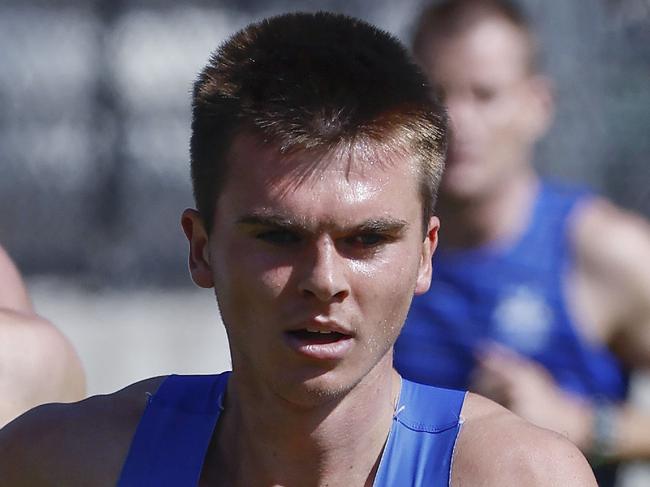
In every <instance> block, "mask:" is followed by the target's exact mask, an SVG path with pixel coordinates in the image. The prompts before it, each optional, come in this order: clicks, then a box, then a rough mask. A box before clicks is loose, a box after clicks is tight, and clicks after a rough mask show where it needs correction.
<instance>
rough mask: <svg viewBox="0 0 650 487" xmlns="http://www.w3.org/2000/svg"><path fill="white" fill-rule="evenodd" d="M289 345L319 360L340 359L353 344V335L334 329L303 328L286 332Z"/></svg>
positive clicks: (304, 354)
mask: <svg viewBox="0 0 650 487" xmlns="http://www.w3.org/2000/svg"><path fill="white" fill-rule="evenodd" d="M285 336H286V338H287V343H288V345H289V346H290V347H291V348H292V349H293V350H294V351H295V352H297V353H298V354H300V355H302V356H304V357H308V358H311V359H317V360H339V359H341V358H343V357H344V356H345V355H346V354H347V353H348V352H349V351H350V350H351V349H352V345H353V342H354V340H353V336H352V335H347V334H345V333H341V332H337V331H333V330H322V329H321V330H318V329H314V328H302V329H298V330H291V331H287V332H286V335H285Z"/></svg>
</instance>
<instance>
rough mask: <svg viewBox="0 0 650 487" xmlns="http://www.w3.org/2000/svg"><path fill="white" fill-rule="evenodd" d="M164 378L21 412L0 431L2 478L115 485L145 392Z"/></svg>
mask: <svg viewBox="0 0 650 487" xmlns="http://www.w3.org/2000/svg"><path fill="white" fill-rule="evenodd" d="M163 379H164V377H156V378H152V379H147V380H144V381H141V382H138V383H136V384H133V385H131V386H129V387H127V388H125V389H122V390H121V391H118V392H116V393H114V394H108V395H101V396H93V397H90V398H88V399H86V400H84V401H80V402H77V403H73V404H47V405H44V406H39V407H37V408H34V409H32V410H30V411H29V412H27V413H25V414H23V415H22V416H20V417H19V418H18V419H16V420H14V421H13V422H11V423H9V424H8V425H7V426H6V427H5V428H4V429H2V430H0V471H2V472H3V479H4V478H6V479H7V480H8V484H9V485H82V484H84V483H91V484H93V485H111V484H115V483H116V481H117V479H118V476H119V473H120V470H121V468H122V463H123V462H124V458H125V457H126V454H127V452H128V449H129V446H130V443H131V439H132V437H133V434H134V433H135V430H136V428H137V425H138V422H139V420H140V417H141V416H142V413H143V411H144V408H145V406H146V403H147V394H153V393H155V392H156V390H157V389H158V386H159V385H160V383H161V382H162V380H163ZM82 479H83V480H82Z"/></svg>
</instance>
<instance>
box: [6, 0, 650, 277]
mask: <svg viewBox="0 0 650 487" xmlns="http://www.w3.org/2000/svg"><path fill="white" fill-rule="evenodd" d="M422 3H423V2H422V1H421V0H400V1H397V0H394V1H389V0H376V1H372V2H370V1H361V0H345V1H341V0H329V1H328V0H319V1H316V0H312V1H303V2H298V1H287V0H284V1H281V0H277V1H271V0H266V1H260V0H246V1H244V0H239V1H235V0H221V1H210V2H208V1H186V2H182V3H181V2H172V1H162V0H159V1H155V0H150V1H138V0H112V1H100V0H95V1H90V0H84V1H81V0H79V1H73V0H67V1H66V0H59V1H44V0H16V1H11V0H1V1H0V242H1V243H2V244H3V245H4V246H5V247H6V248H7V250H8V251H9V253H10V254H11V255H12V256H13V257H14V258H15V260H16V261H17V263H18V265H19V267H20V268H21V270H22V271H23V272H24V273H25V274H26V275H27V277H28V278H30V277H31V276H40V275H55V276H64V277H66V278H70V279H73V280H74V281H75V282H79V283H83V285H84V286H87V287H89V288H91V289H92V288H104V287H106V286H109V287H118V288H127V289H128V288H133V287H135V286H138V287H142V286H148V287H149V286H151V287H160V286H164V287H178V286H189V285H190V283H189V279H188V278H187V272H186V265H185V259H186V256H185V254H186V251H185V244H184V237H183V236H182V233H181V230H180V226H179V215H180V212H181V211H182V209H183V208H185V207H187V206H191V205H192V199H191V192H190V185H189V164H188V138H189V115H190V111H189V104H190V90H191V83H192V80H193V78H194V76H195V74H196V73H197V71H198V70H199V69H200V68H201V67H202V65H203V64H204V63H205V61H206V60H207V58H208V56H209V53H210V52H211V51H212V50H213V49H214V48H215V47H216V46H217V45H218V44H219V43H220V42H221V41H222V40H223V39H224V38H225V37H226V36H227V35H228V34H230V33H232V32H233V31H234V30H236V29H237V28H239V27H242V26H243V25H245V24H246V23H248V22H249V21H251V20H253V19H258V18H261V17H264V16H267V15H269V14H273V13H279V12H282V11H288V10H311V11H313V10H322V9H327V10H335V11H340V12H344V13H348V14H352V15H356V16H360V17H362V18H365V19H367V20H369V21H371V22H373V23H375V24H377V25H379V26H381V27H383V28H384V29H386V30H389V31H391V32H393V33H395V34H396V35H397V36H398V37H400V38H402V39H403V40H405V41H407V40H408V38H409V29H410V25H411V22H412V20H413V17H414V16H415V14H416V13H417V11H418V9H419V8H420V5H421V4H422ZM521 3H522V4H523V5H524V7H525V8H526V10H527V11H528V13H529V14H530V16H531V17H532V19H533V20H534V21H535V22H536V23H537V25H538V31H539V37H540V40H541V44H542V47H543V53H544V64H545V66H546V69H547V72H548V73H549V74H550V75H551V76H552V77H553V78H554V80H555V88H556V94H557V97H558V112H557V120H556V124H555V126H554V128H553V130H552V131H551V133H550V134H549V136H548V137H547V139H546V140H545V141H544V143H543V144H541V145H540V147H539V151H538V159H537V161H538V167H539V169H540V171H542V172H543V173H546V174H552V175H554V176H556V177H557V178H560V179H564V180H569V181H576V182H581V183H584V184H587V185H590V186H591V187H593V188H595V189H596V190H598V191H600V192H602V193H604V194H605V195H607V196H609V197H611V198H612V199H613V200H614V201H616V202H617V203H619V204H621V205H623V206H625V207H628V208H630V209H633V210H636V211H639V212H642V213H644V214H645V215H650V165H649V164H648V157H647V154H649V153H650V1H649V0H571V1H566V0H525V1H524V0H522V2H521Z"/></svg>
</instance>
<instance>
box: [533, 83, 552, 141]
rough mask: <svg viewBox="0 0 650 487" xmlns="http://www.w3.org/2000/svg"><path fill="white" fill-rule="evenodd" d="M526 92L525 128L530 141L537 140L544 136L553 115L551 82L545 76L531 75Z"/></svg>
mask: <svg viewBox="0 0 650 487" xmlns="http://www.w3.org/2000/svg"><path fill="white" fill-rule="evenodd" d="M526 90H527V97H528V103H526V105H527V106H528V107H529V108H528V109H527V110H526V118H527V121H526V128H527V132H528V136H529V137H530V139H531V140H538V139H540V138H541V137H542V136H543V135H544V134H546V132H547V131H548V129H549V127H550V125H551V122H552V121H553V117H554V115H555V96H554V94H553V93H554V89H553V82H552V81H551V80H550V79H549V78H547V77H546V76H542V75H533V76H531V77H530V78H529V79H528V80H527V83H526Z"/></svg>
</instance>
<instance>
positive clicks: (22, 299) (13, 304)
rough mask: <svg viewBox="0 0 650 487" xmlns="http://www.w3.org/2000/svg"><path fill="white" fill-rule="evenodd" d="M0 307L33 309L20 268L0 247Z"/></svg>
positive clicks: (20, 309) (22, 309)
mask: <svg viewBox="0 0 650 487" xmlns="http://www.w3.org/2000/svg"><path fill="white" fill-rule="evenodd" d="M0 308H7V309H15V310H18V311H25V312H27V311H31V310H32V303H31V300H30V299H29V296H28V294H27V289H26V288H25V283H24V282H23V279H22V277H21V276H20V273H19V272H18V269H17V268H16V266H15V265H14V263H13V261H12V260H11V258H10V257H9V255H8V254H7V252H5V250H4V249H3V248H2V247H0Z"/></svg>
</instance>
